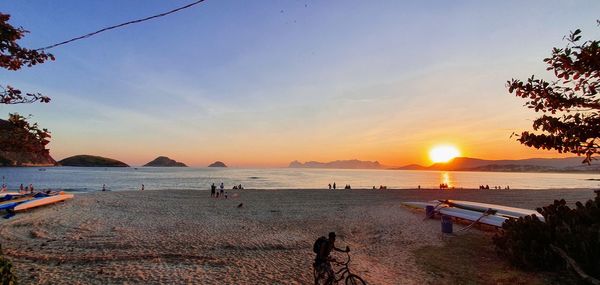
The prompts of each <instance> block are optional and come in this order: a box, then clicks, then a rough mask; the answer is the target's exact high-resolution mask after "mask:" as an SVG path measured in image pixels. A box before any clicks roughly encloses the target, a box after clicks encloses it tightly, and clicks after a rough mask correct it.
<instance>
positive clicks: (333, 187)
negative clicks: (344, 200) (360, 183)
mask: <svg viewBox="0 0 600 285" xmlns="http://www.w3.org/2000/svg"><path fill="white" fill-rule="evenodd" d="M333 190H335V182H333Z"/></svg>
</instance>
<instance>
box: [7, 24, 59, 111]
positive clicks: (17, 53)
mask: <svg viewBox="0 0 600 285" xmlns="http://www.w3.org/2000/svg"><path fill="white" fill-rule="evenodd" d="M9 19H10V15H8V14H3V13H1V12H0V67H1V68H4V69H8V70H19V69H21V67H23V66H27V67H31V66H34V65H36V64H39V63H43V62H45V61H46V60H54V56H53V55H52V54H49V53H45V52H39V51H36V50H30V49H26V48H23V47H21V46H19V44H18V43H17V41H18V40H20V39H21V38H23V36H24V35H25V34H26V33H28V31H26V30H25V29H23V28H21V27H18V28H16V27H13V26H12V25H11V24H9V23H8V20H9ZM0 88H1V89H2V90H0V103H2V104H19V103H32V102H36V101H40V102H43V103H48V102H50V98H48V97H46V96H43V95H42V94H40V93H25V94H23V92H21V90H19V89H16V88H13V87H11V86H9V85H7V86H2V85H0Z"/></svg>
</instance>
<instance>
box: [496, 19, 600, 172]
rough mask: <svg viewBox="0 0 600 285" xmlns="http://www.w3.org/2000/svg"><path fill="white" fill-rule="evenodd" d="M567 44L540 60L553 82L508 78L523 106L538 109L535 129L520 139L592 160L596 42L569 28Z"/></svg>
mask: <svg viewBox="0 0 600 285" xmlns="http://www.w3.org/2000/svg"><path fill="white" fill-rule="evenodd" d="M567 40H568V42H569V43H568V44H567V46H566V47H565V48H554V49H553V50H552V55H551V56H550V57H549V58H546V59H544V62H545V63H546V64H547V65H548V68H547V70H549V71H552V72H553V74H554V76H555V77H556V80H554V81H546V80H543V79H538V78H536V77H534V76H531V77H530V78H529V79H527V80H526V81H525V82H524V81H521V80H518V79H512V80H510V81H508V83H507V87H508V91H509V92H510V93H511V94H513V93H514V94H515V95H516V96H517V97H522V98H525V99H527V102H526V103H525V106H527V107H528V108H531V109H534V110H535V112H542V113H543V115H542V116H541V117H539V118H537V119H536V120H534V122H533V130H534V131H538V132H537V133H535V132H528V131H524V132H522V133H521V134H520V135H519V136H518V141H519V142H520V143H522V144H524V145H527V146H529V147H535V148H538V149H539V148H541V149H553V150H557V151H558V152H560V153H574V154H577V155H584V156H585V160H584V162H585V163H590V161H591V160H592V159H594V158H593V156H594V155H595V154H598V153H599V152H600V145H599V144H598V139H600V41H597V40H593V41H583V42H582V40H581V30H575V31H574V32H571V33H570V35H569V36H568V37H567Z"/></svg>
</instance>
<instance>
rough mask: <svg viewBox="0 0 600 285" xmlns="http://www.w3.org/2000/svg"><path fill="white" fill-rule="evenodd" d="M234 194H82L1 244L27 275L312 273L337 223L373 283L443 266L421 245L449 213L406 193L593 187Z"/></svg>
mask: <svg viewBox="0 0 600 285" xmlns="http://www.w3.org/2000/svg"><path fill="white" fill-rule="evenodd" d="M229 194H230V199H228V200H224V199H218V200H217V199H214V198H210V197H209V193H208V192H206V191H186V190H180V191H177V190H174V191H144V192H141V191H136V192H97V193H89V194H79V195H76V197H75V198H74V199H73V200H70V201H67V202H65V203H61V204H57V205H52V206H48V207H44V208H40V209H36V210H33V211H30V212H25V213H19V214H17V216H15V217H14V218H12V219H10V220H2V221H0V243H1V244H2V248H3V251H4V253H5V255H6V256H7V257H8V258H9V259H10V260H12V261H13V263H14V266H15V270H16V275H17V276H18V278H19V280H20V281H21V283H22V284H30V283H35V284H311V283H312V267H311V264H312V260H313V258H314V253H313V252H312V244H313V242H314V240H315V239H316V238H317V237H318V236H321V235H327V233H328V232H330V231H335V232H336V233H337V234H338V241H337V245H338V247H342V248H343V247H345V246H346V245H348V246H350V248H351V250H352V251H351V256H352V262H351V266H350V268H351V269H352V271H353V272H354V273H356V274H358V275H360V276H362V277H363V278H364V279H365V280H366V281H367V282H369V283H370V284H424V283H435V282H436V280H435V276H434V275H431V274H430V273H428V272H424V271H422V269H421V268H419V267H418V266H417V265H416V264H417V263H416V261H415V257H414V254H413V252H415V251H416V250H418V249H419V248H421V247H423V246H428V245H439V244H441V243H442V241H441V240H440V235H439V231H440V224H439V221H436V220H428V221H423V220H422V218H423V215H422V213H417V212H415V211H411V210H408V209H406V208H404V207H402V206H401V205H400V202H402V201H427V200H432V199H462V200H471V201H479V202H488V203H497V204H504V205H509V206H515V207H523V208H532V209H533V208H535V207H538V206H543V205H547V204H549V203H551V202H552V201H553V200H554V199H558V198H565V199H566V200H567V201H569V202H575V201H578V200H581V201H583V200H587V199H590V198H592V197H593V192H592V191H591V190H589V189H580V190H573V189H568V190H444V191H440V190H337V191H328V190H242V191H237V192H231V191H230V193H229ZM231 196H235V197H231ZM240 203H243V206H242V207H241V208H238V205H239V204H240ZM339 257H340V258H343V257H344V256H343V255H340V256H339Z"/></svg>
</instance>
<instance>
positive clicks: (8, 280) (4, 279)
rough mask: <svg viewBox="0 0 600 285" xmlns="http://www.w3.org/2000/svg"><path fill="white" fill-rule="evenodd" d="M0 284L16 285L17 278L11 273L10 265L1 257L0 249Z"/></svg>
mask: <svg viewBox="0 0 600 285" xmlns="http://www.w3.org/2000/svg"><path fill="white" fill-rule="evenodd" d="M0 284H2V285H13V284H17V278H16V277H15V276H14V275H13V273H12V263H11V262H10V261H8V260H6V259H4V256H3V255H2V248H0Z"/></svg>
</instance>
